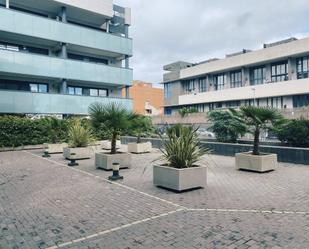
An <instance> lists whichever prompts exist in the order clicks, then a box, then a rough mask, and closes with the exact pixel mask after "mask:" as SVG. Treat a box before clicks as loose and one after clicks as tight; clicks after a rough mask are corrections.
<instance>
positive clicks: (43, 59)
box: [0, 50, 133, 85]
mask: <svg viewBox="0 0 309 249" xmlns="http://www.w3.org/2000/svg"><path fill="white" fill-rule="evenodd" d="M0 73H4V74H13V75H16V74H18V75H24V76H36V77H40V78H51V79H68V80H76V81H82V82H93V83H99V84H100V83H101V84H113V85H132V79H133V71H132V70H131V69H126V68H118V67H111V66H106V65H103V64H96V63H90V62H84V61H76V60H69V59H61V58H56V57H49V56H43V55H37V54H30V53H24V52H15V51H8V50H0Z"/></svg>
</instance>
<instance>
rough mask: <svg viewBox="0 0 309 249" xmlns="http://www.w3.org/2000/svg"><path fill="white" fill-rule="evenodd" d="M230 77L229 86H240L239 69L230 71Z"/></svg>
mask: <svg viewBox="0 0 309 249" xmlns="http://www.w3.org/2000/svg"><path fill="white" fill-rule="evenodd" d="M230 78H231V88H235V87H241V86H242V77H241V71H234V72H231V75H230Z"/></svg>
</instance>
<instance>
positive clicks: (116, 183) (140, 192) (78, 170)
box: [23, 151, 188, 209]
mask: <svg viewBox="0 0 309 249" xmlns="http://www.w3.org/2000/svg"><path fill="white" fill-rule="evenodd" d="M23 152H24V153H26V154H30V155H32V156H35V157H38V158H40V159H42V160H46V161H49V162H51V163H55V164H58V165H60V166H62V167H65V168H68V169H70V170H74V171H76V172H79V173H82V174H86V175H88V176H92V177H94V178H97V179H100V180H103V181H105V182H107V183H110V184H113V185H116V186H119V187H122V188H125V189H128V190H131V191H133V192H136V193H139V194H142V195H144V196H148V197H150V198H153V199H156V200H158V201H161V202H164V203H167V204H169V205H173V206H175V207H177V208H182V209H188V208H187V207H184V206H182V205H179V204H177V203H174V202H171V201H168V200H165V199H162V198H160V197H157V196H154V195H151V194H148V193H145V192H142V191H140V190H138V189H135V188H132V187H129V186H127V185H124V184H121V183H118V182H113V181H110V180H108V179H105V178H103V177H101V176H97V175H94V174H92V173H89V172H87V171H84V170H81V169H77V168H72V167H68V166H67V165H66V164H63V163H60V162H57V161H53V160H51V159H48V158H44V157H41V156H39V155H36V154H33V153H31V152H29V151H23Z"/></svg>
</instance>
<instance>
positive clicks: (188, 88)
mask: <svg viewBox="0 0 309 249" xmlns="http://www.w3.org/2000/svg"><path fill="white" fill-rule="evenodd" d="M196 81H197V83H198V79H191V80H186V81H183V82H182V89H183V91H184V93H193V92H194V91H195V82H196Z"/></svg>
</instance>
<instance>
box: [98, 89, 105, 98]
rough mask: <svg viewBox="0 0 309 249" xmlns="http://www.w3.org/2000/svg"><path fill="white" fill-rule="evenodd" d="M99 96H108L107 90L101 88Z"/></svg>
mask: <svg viewBox="0 0 309 249" xmlns="http://www.w3.org/2000/svg"><path fill="white" fill-rule="evenodd" d="M99 96H100V97H106V96H107V90H105V89H99Z"/></svg>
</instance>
